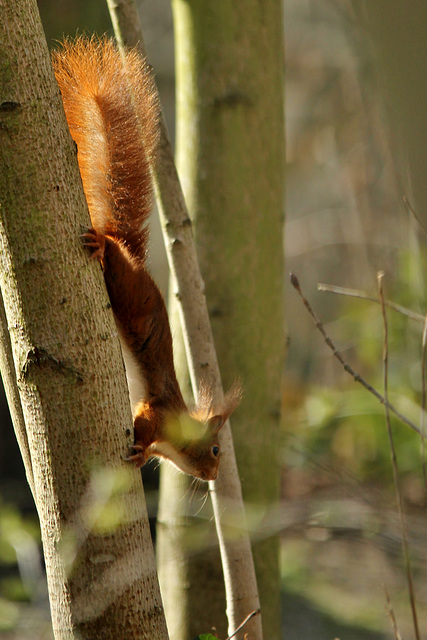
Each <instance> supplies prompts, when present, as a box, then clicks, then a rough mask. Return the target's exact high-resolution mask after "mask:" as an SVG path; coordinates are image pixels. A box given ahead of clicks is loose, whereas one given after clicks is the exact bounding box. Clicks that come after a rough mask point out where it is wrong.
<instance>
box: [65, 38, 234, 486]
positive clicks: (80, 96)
mask: <svg viewBox="0 0 427 640" xmlns="http://www.w3.org/2000/svg"><path fill="white" fill-rule="evenodd" d="M53 63H54V69H55V75H56V78H57V81H58V84H59V88H60V90H61V95H62V99H63V103H64V109H65V114H66V117H67V121H68V125H69V128H70V132H71V135H72V137H73V139H74V141H75V142H76V144H77V158H78V162H79V167H80V173H81V176H82V182H83V188H84V191H85V195H86V199H87V203H88V207H89V213H90V216H91V221H92V226H93V228H92V229H89V230H88V232H87V233H86V234H85V244H86V246H87V247H89V248H90V250H91V252H92V256H93V257H96V258H98V259H99V260H100V261H101V263H102V266H103V270H104V277H105V282H106V285H107V289H108V293H109V296H110V300H111V305H112V308H113V312H114V315H115V319H116V322H117V326H118V330H119V335H120V337H121V341H122V348H123V355H124V358H125V363H126V372H127V375H128V381H129V386H130V396H131V401H132V404H133V413H134V428H135V445H134V451H133V453H132V455H130V456H129V457H128V460H130V461H131V462H133V463H134V464H136V465H137V466H142V465H143V464H144V463H145V462H146V460H147V459H148V457H149V456H151V455H154V456H157V457H159V458H166V459H167V460H169V461H170V462H172V463H173V464H175V466H177V467H178V468H179V469H181V470H182V471H184V472H185V473H190V474H192V475H194V476H196V477H198V478H202V479H204V480H213V479H215V478H216V476H217V473H218V465H219V442H218V433H219V431H220V429H221V427H222V425H223V424H224V422H225V421H226V420H227V418H228V417H229V416H230V414H231V413H232V411H233V410H234V409H235V408H236V406H237V404H238V402H239V399H240V391H238V390H237V389H236V388H235V389H234V390H232V391H231V393H229V394H228V395H227V396H226V399H225V401H224V404H223V406H222V407H221V410H220V411H219V412H215V411H213V409H212V402H211V401H210V400H207V399H206V398H207V397H208V396H206V397H205V400H204V402H202V405H203V406H202V407H199V409H198V410H195V411H194V412H193V413H190V412H189V411H188V409H187V407H186V405H185V402H184V400H183V398H182V395H181V391H180V389H179V385H178V382H177V379H176V375H175V369H174V364H173V353H172V337H171V332H170V328H169V321H168V316H167V311H166V307H165V304H164V301H163V298H162V295H161V293H160V291H159V289H158V288H157V286H156V284H155V283H154V281H153V280H152V278H151V276H150V275H149V274H148V272H147V271H146V269H145V254H146V244H147V236H148V232H147V230H146V229H144V226H143V225H144V224H145V223H146V220H147V217H148V214H149V211H150V207H151V201H152V186H151V179H150V172H149V163H150V161H151V160H152V158H153V155H154V153H155V149H156V145H157V141H158V129H159V127H158V118H159V109H158V104H157V97H156V92H155V90H154V85H153V80H152V77H151V73H150V71H149V69H148V65H147V64H146V63H145V61H144V60H143V59H142V58H141V57H140V56H139V54H138V53H137V52H136V51H133V50H132V51H128V52H126V54H125V56H124V57H122V56H121V55H120V53H119V52H118V50H117V49H116V47H115V45H114V43H113V41H112V40H109V39H107V38H101V39H95V38H91V39H89V38H86V37H80V38H78V39H76V40H75V41H69V40H66V41H65V42H64V43H63V45H62V48H61V49H60V50H59V51H57V52H55V53H54V55H53ZM135 372H136V373H135ZM135 378H137V379H136V380H135Z"/></svg>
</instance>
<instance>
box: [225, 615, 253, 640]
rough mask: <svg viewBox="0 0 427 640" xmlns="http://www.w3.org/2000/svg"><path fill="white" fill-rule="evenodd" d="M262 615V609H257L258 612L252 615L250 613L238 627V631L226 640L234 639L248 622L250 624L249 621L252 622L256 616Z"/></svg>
mask: <svg viewBox="0 0 427 640" xmlns="http://www.w3.org/2000/svg"><path fill="white" fill-rule="evenodd" d="M260 613H261V609H257V610H256V611H252V613H250V614H249V615H248V616H246V618H245V619H244V620H243V622H242V623H241V624H239V626H238V627H237V629H236V631H235V632H234V633H232V634H231V636H228V638H226V639H225V640H230V639H231V638H233V637H234V636H235V635H236V633H238V632H239V631H240V630H241V629H243V627H244V626H245V624H246V623H247V622H249V620H252V618H253V617H254V616H257V615H259V614H260Z"/></svg>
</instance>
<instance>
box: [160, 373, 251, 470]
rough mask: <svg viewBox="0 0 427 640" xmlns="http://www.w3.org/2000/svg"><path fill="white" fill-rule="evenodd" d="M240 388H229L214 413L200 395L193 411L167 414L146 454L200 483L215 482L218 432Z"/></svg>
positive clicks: (208, 400)
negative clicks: (202, 481) (164, 460)
mask: <svg viewBox="0 0 427 640" xmlns="http://www.w3.org/2000/svg"><path fill="white" fill-rule="evenodd" d="M241 396H242V393H241V387H240V385H237V384H235V385H233V387H232V388H231V389H230V391H229V392H228V393H227V395H226V396H225V398H224V401H223V402H222V403H221V406H220V408H219V409H218V410H217V411H213V410H212V401H211V396H210V394H208V393H207V392H206V391H203V392H202V393H201V394H200V399H199V404H198V406H197V407H196V409H195V410H194V411H191V412H183V413H179V414H169V415H167V416H166V418H165V424H164V427H163V430H162V431H163V437H162V438H161V439H160V440H157V441H156V442H153V444H152V445H151V446H150V453H151V454H152V455H154V456H157V457H160V458H166V459H167V460H169V462H171V463H172V464H173V465H174V466H175V467H177V468H178V469H179V470H180V471H183V472H184V473H187V474H189V475H192V476H194V477H195V478H199V479H201V480H206V481H207V480H215V479H216V477H217V476H218V469H219V462H220V457H221V451H220V443H219V432H220V430H221V429H222V427H223V426H224V424H225V423H226V421H227V420H228V418H229V417H230V415H231V414H232V413H233V411H234V410H235V409H236V408H237V406H238V404H239V402H240V400H241Z"/></svg>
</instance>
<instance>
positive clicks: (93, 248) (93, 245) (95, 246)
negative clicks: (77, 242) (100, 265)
mask: <svg viewBox="0 0 427 640" xmlns="http://www.w3.org/2000/svg"><path fill="white" fill-rule="evenodd" d="M81 238H82V242H83V245H84V246H85V247H87V248H88V249H89V251H90V254H91V255H90V257H91V259H92V260H100V261H102V260H103V258H104V254H105V236H104V235H103V234H102V233H99V231H97V230H96V229H94V228H93V227H88V228H87V229H86V231H85V232H84V233H82V235H81Z"/></svg>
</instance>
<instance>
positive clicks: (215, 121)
mask: <svg viewBox="0 0 427 640" xmlns="http://www.w3.org/2000/svg"><path fill="white" fill-rule="evenodd" d="M173 10H174V23H175V34H176V60H177V108H178V112H177V122H178V129H177V163H178V170H179V174H180V178H181V181H182V185H183V189H184V194H185V198H186V202H187V206H188V208H189V211H190V215H191V216H192V217H194V220H195V229H196V240H197V247H198V255H199V261H200V267H201V271H202V274H203V278H204V282H205V285H206V297H207V300H208V306H209V314H210V318H211V322H212V330H213V333H214V338H215V345H216V349H217V354H218V360H219V364H220V368H221V371H222V372H223V376H224V386H225V388H227V387H228V386H229V385H231V384H232V382H233V380H234V378H235V377H237V376H240V377H241V378H242V380H243V385H244V389H245V397H244V400H243V402H242V405H241V408H240V409H239V410H238V411H237V412H236V414H235V415H234V416H233V418H232V428H233V440H234V446H235V451H236V457H237V462H238V467H239V475H240V478H241V481H242V489H243V494H244V498H245V502H246V504H247V505H248V507H249V513H250V514H251V515H252V516H253V520H250V521H249V530H250V531H251V530H252V531H253V534H254V543H253V549H254V556H255V564H256V569H257V579H258V585H259V590H260V598H261V609H262V616H263V627H264V636H265V637H267V638H279V637H280V636H281V633H280V601H279V598H280V594H279V564H278V538H277V536H276V535H275V531H274V526H273V527H272V528H271V529H270V528H269V526H268V524H265V525H262V526H260V523H261V522H263V521H264V522H268V520H269V515H274V512H275V509H276V508H277V505H278V498H279V459H278V454H279V447H278V437H279V433H278V431H279V416H280V379H281V371H282V366H283V356H284V321H283V249H282V246H283V245H282V242H283V202H284V176H283V166H284V123H283V71H284V68H283V67H284V61H283V33H282V30H283V22H282V14H281V3H280V2H278V1H276V0H269V1H267V2H263V3H262V4H260V3H258V2H246V3H222V2H219V3H218V2H207V3H206V2H205V3H203V6H201V5H200V3H197V2H195V1H194V2H193V1H191V0H190V1H185V2H184V1H183V0H174V2H173ZM271 521H273V522H274V517H273V518H272V520H271ZM220 581H221V576H220V575H218V576H216V577H215V578H214V577H213V576H212V574H210V577H209V581H208V583H207V584H206V585H205V586H204V589H207V590H208V591H207V592H206V591H204V589H202V588H200V585H198V586H197V591H196V593H195V594H194V595H193V597H196V598H197V594H202V593H203V595H201V598H203V600H205V601H210V599H211V596H210V594H213V593H215V594H216V593H217V591H218V589H219V584H220ZM212 598H214V596H213V595H212ZM201 608H202V607H201ZM215 617H216V620H217V625H219V621H218V620H219V612H218V615H216V616H215ZM219 626H220V625H219ZM220 628H221V626H220Z"/></svg>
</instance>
